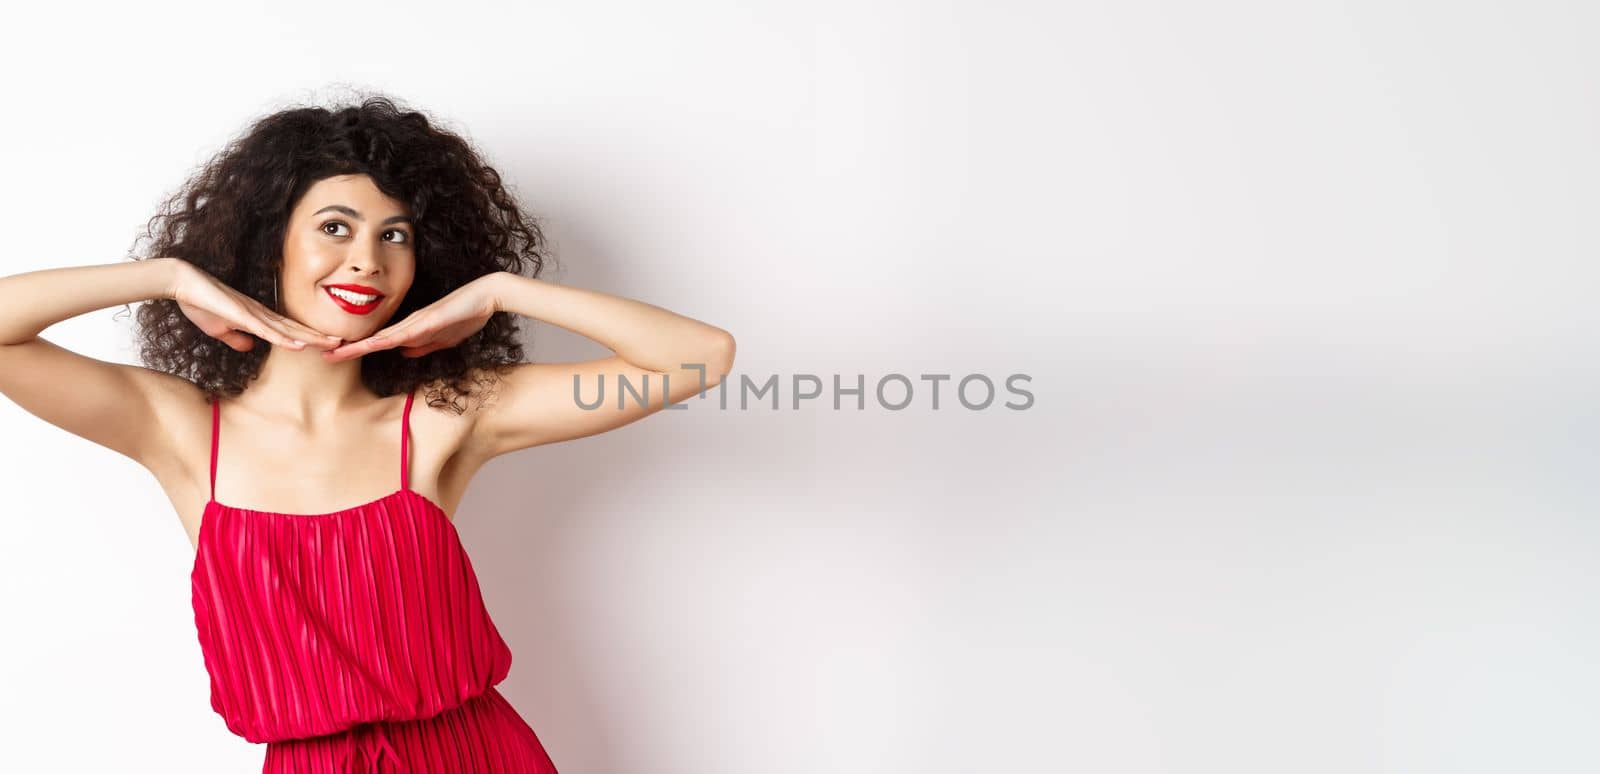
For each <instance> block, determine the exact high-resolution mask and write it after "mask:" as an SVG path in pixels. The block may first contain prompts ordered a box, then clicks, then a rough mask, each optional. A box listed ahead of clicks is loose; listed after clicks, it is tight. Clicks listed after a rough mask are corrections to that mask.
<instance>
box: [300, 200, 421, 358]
mask: <svg viewBox="0 0 1600 774" xmlns="http://www.w3.org/2000/svg"><path fill="white" fill-rule="evenodd" d="M410 215H411V213H410V212H409V211H408V210H407V209H406V207H405V205H403V204H402V203H400V202H398V201H395V200H394V199H391V198H389V197H388V196H387V195H385V194H384V193H383V192H382V191H379V190H378V187H377V186H376V185H374V184H373V182H372V178H370V177H368V176H366V175H341V176H338V177H330V178H325V179H323V180H318V181H317V182H316V183H314V184H312V186H311V188H310V189H308V190H307V191H306V193H305V195H304V196H302V197H300V201H299V202H297V203H296V204H295V206H294V210H293V211H292V212H290V213H289V223H288V226H287V228H286V229H285V230H284V237H283V273H282V274H281V275H280V277H279V280H278V298H279V303H280V304H281V305H282V309H283V313H284V314H285V315H287V316H289V317H290V318H293V319H295V320H298V321H300V322H302V323H304V324H306V325H309V326H311V327H312V328H314V329H316V330H319V331H322V332H323V333H327V334H330V335H333V336H338V337H340V338H342V339H344V340H345V341H356V340H359V339H363V338H366V337H367V336H368V335H369V334H371V333H373V332H375V331H377V330H378V329H379V328H381V327H383V326H384V325H385V324H386V323H387V321H388V320H389V318H390V317H392V316H394V312H395V310H396V309H398V308H399V306H400V302H401V301H403V300H404V299H405V296H406V291H407V290H409V289H410V287H411V279H412V277H413V276H415V272H416V260H417V259H416V253H415V251H414V247H415V245H414V244H413V241H414V240H415V239H416V231H415V230H414V229H413V228H412V224H411V220H410ZM334 288H342V289H341V290H340V291H339V292H340V293H342V294H343V296H344V297H343V298H339V297H338V296H337V295H335V293H334V291H333V289H334ZM373 295H376V296H377V298H376V299H373V298H372V296H373Z"/></svg>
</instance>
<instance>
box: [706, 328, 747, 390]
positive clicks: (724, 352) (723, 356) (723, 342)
mask: <svg viewBox="0 0 1600 774" xmlns="http://www.w3.org/2000/svg"><path fill="white" fill-rule="evenodd" d="M737 349H738V345H737V343H736V342H734V340H733V334H731V333H729V332H727V331H725V330H722V329H720V328H719V329H718V330H717V332H716V333H715V334H714V335H712V337H711V341H710V343H709V344H707V345H706V349H705V355H704V359H703V361H702V362H704V363H705V365H706V381H708V382H710V383H711V384H717V383H719V382H721V381H722V377H723V375H724V374H726V373H728V372H729V371H732V370H733V356H734V353H735V351H736V350H737Z"/></svg>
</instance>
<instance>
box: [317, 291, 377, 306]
mask: <svg viewBox="0 0 1600 774" xmlns="http://www.w3.org/2000/svg"><path fill="white" fill-rule="evenodd" d="M328 292H329V293H332V294H334V295H336V296H338V297H340V298H342V299H344V300H346V301H349V302H350V303H352V304H356V305H358V306H359V305H363V304H370V303H372V302H373V301H376V300H377V299H378V297H377V296H364V295H361V294H360V293H352V292H350V291H348V290H345V289H344V288H328Z"/></svg>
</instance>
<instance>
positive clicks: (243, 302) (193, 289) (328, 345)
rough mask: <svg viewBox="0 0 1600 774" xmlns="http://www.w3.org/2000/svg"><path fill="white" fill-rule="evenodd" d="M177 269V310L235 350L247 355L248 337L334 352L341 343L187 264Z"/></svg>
mask: <svg viewBox="0 0 1600 774" xmlns="http://www.w3.org/2000/svg"><path fill="white" fill-rule="evenodd" d="M177 266H178V271H177V276H176V277H175V278H174V279H173V282H172V299H173V300H174V301H177V302H178V309H180V310H182V311H183V314H184V316H185V317H188V318H189V320H190V322H193V323H194V324H195V325H196V326H197V327H199V328H200V330H202V331H204V332H205V333H206V335H208V336H211V337H212V338H215V339H218V340H220V341H221V342H222V343H224V344H227V345H228V346H229V347H232V348H233V349H235V350H238V351H240V352H249V351H250V350H251V349H253V348H254V347H255V345H256V340H255V339H254V338H252V337H251V336H250V335H249V334H255V335H256V336H259V337H261V338H262V339H265V340H267V341H269V342H272V343H273V344H276V345H278V346H281V347H287V348H289V349H305V348H306V346H308V345H315V346H320V347H323V348H324V349H334V348H336V347H338V346H339V344H340V343H341V341H342V340H341V339H340V338H339V337H337V336H330V335H328V334H325V333H323V332H322V331H319V330H314V329H312V328H311V327H309V326H307V325H305V324H303V323H300V322H299V321H297V320H292V319H290V318H288V317H285V316H283V315H281V314H278V313H277V312H274V311H272V310H271V309H268V308H267V307H266V305H265V304H262V303H261V302H259V301H257V300H255V299H253V298H251V297H249V296H247V295H245V294H243V293H240V292H239V291H237V290H234V289H233V288H232V287H230V286H229V285H228V284H227V283H225V282H223V281H221V280H219V279H217V278H216V277H214V276H212V275H211V274H210V273H209V272H207V271H206V270H204V269H202V268H200V267H198V266H195V265H194V264H192V263H189V262H188V261H184V260H179V261H178V264H177ZM300 342H304V343H300Z"/></svg>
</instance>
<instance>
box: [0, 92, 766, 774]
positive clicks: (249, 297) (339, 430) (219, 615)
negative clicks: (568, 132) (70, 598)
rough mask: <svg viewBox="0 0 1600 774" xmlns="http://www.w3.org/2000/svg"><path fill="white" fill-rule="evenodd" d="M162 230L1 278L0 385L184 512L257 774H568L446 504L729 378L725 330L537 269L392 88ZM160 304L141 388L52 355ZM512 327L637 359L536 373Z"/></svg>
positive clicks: (295, 118)
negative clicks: (537, 326)
mask: <svg viewBox="0 0 1600 774" xmlns="http://www.w3.org/2000/svg"><path fill="white" fill-rule="evenodd" d="M153 221H159V222H160V224H161V227H160V228H159V229H155V228H152V229H151V233H153V234H155V236H156V238H155V240H154V242H153V244H152V246H151V248H150V249H149V250H148V251H147V253H146V254H145V255H142V256H141V255H138V254H135V255H134V256H133V257H134V258H135V260H134V261H132V262H124V263H116V264H106V265H94V266H85V267H73V268H64V269H52V270H44V271H35V272H29V273H25V274H17V275H13V276H9V277H4V278H0V391H3V392H4V393H5V394H6V396H7V397H9V398H10V399H12V400H13V401H15V402H16V403H17V404H18V405H20V406H22V407H23V408H24V409H26V410H27V411H29V412H30V413H32V414H34V415H35V416H38V417H39V418H41V419H43V420H45V421H46V422H49V423H51V424H53V425H56V426H57V427H60V428H62V429H65V430H68V431H70V432H72V433H75V434H77V435H80V436H83V437H84V438H87V439H89V440H91V441H94V442H95V443H98V444H101V445H103V446H106V447H108V448H111V449H113V450H116V451H117V452H120V453H122V454H123V455H125V456H127V457H130V458H132V459H133V460H135V461H137V462H139V463H140V464H141V465H144V466H145V467H146V468H147V469H148V470H150V472H151V473H152V474H154V475H155V477H156V479H157V480H158V481H159V482H160V484H161V486H162V488H163V489H164V490H165V491H166V492H167V495H168V496H169V497H170V498H171V500H172V502H173V505H174V507H175V508H176V509H177V512H178V518H179V519H180V520H181V521H182V523H183V526H184V528H185V530H187V532H188V534H189V539H190V542H191V543H192V544H193V545H194V546H195V551H196V555H195V564H194V570H193V573H192V576H191V578H192V587H193V604H194V609H195V625H196V628H197V631H198V634H199V639H200V645H201V651H202V655H203V657H204V660H205V665H206V669H207V671H208V672H209V673H210V675H211V703H212V707H213V708H214V709H215V710H216V711H217V712H218V713H220V714H221V715H222V716H223V718H224V720H225V721H226V723H227V726H228V728H229V729H230V730H232V731H233V732H235V733H237V734H239V735H241V736H243V737H244V738H246V739H248V740H250V741H254V742H265V743H266V745H267V747H266V755H265V761H264V763H263V767H262V770H263V771H264V772H289V771H294V772H330V771H349V770H355V769H361V770H373V771H380V770H381V771H409V772H425V771H426V772H458V771H483V772H502V771H504V772H512V771H515V772H523V771H528V772H554V771H555V766H554V765H553V764H552V763H551V761H550V758H549V756H548V755H547V754H546V753H545V750H544V748H543V746H542V745H541V744H540V742H539V739H538V737H537V736H536V735H535V734H534V732H533V730H532V729H531V728H530V727H529V726H528V724H527V723H525V722H524V721H523V719H522V718H521V717H520V716H519V715H518V714H517V712H516V711H515V710H514V709H513V708H512V707H511V706H510V704H508V703H507V702H506V700H505V699H504V698H503V697H502V696H501V695H500V694H499V693H498V691H497V690H496V689H495V685H496V684H498V683H499V682H500V681H501V680H502V679H503V678H504V677H505V675H506V672H507V670H508V668H509V665H510V653H509V651H508V650H507V648H506V646H505V643H504V642H503V641H502V640H501V638H500V635H499V634H498V632H497V631H496V629H495V626H494V624H493V622H492V621H491V620H490V618H489V616H488V613H487V611H486V610H485V609H484V606H483V601H482V598H481V596H480V594H479V589H478V585H477V580H476V578H475V576H474V575H473V572H472V567H471V564H470V562H469V561H468V559H467V557H466V554H465V553H464V552H463V551H462V549H461V545H460V543H459V542H458V541H457V539H456V534H455V531H454V526H453V522H452V521H451V517H450V515H449V514H451V513H453V512H454V511H455V506H456V504H457V503H459V502H460V500H461V497H462V495H463V494H464V493H465V491H466V488H467V484H468V483H469V482H470V481H471V480H472V477H473V475H474V474H475V473H476V472H477V471H478V470H479V469H480V468H481V467H482V466H483V465H484V463H486V462H488V461H489V460H490V459H492V458H494V457H497V456H499V455H502V454H506V453H509V452H513V451H516V450H518V449H525V448H528V447H531V446H536V445H539V444H547V443H553V442H557V441H562V440H567V439H570V438H578V437H583V436H588V435H593V434H596V433H600V432H604V431H606V430H611V429H614V428H616V427H620V426H622V425H624V424H627V423H629V422H632V421H634V420H637V419H640V418H642V417H645V416H647V415H649V414H651V413H654V412H655V411H658V410H660V409H661V408H663V407H664V406H665V405H666V404H668V403H675V402H678V401H681V400H683V399H685V398H688V397H690V396H692V395H694V394H696V393H698V392H700V391H701V390H703V389H705V388H706V387H708V386H712V385H715V384H717V383H718V382H719V381H720V378H721V376H722V375H723V374H725V373H726V372H727V371H728V370H729V368H730V367H731V365H732V360H733V354H734V341H733V338H732V336H730V335H729V334H728V333H727V332H726V331H724V330H722V329H720V328H717V327H714V326H711V325H707V324H705V323H702V322H698V321H696V320H692V319H689V318H687V317H683V316H680V315H677V314H674V313H672V312H668V311H666V310H663V309H660V308H657V307H654V306H651V305H648V304H644V303H641V302H637V301H632V300H628V299H624V298H618V297H615V296H609V295H605V294H603V293H598V292H593V291H585V290H578V289H574V288H566V287H561V286H558V285H554V284H549V283H546V282H544V281H541V280H539V279H537V276H538V274H539V273H540V271H541V270H542V269H543V267H544V265H545V262H546V256H545V255H543V254H542V249H543V237H542V235H541V233H540V231H539V228H538V225H537V224H536V223H535V222H534V220H533V219H532V218H530V217H529V216H527V215H526V214H525V213H523V212H522V210H521V209H520V208H519V207H518V205H517V204H516V202H515V200H514V199H513V197H512V196H510V195H509V194H508V193H507V191H506V189H505V188H504V187H503V186H502V184H501V181H500V177H499V175H498V174H497V173H496V172H495V170H494V169H492V168H491V167H489V166H488V165H486V164H485V163H484V162H483V161H482V160H481V159H480V158H479V156H478V154H476V153H475V152H474V151H473V149H472V148H471V147H470V146H469V144H468V143H467V142H466V141H465V140H463V139H462V138H460V137H459V136H456V135H454V134H452V133H450V132H447V131H444V130H442V129H440V128H439V127H437V126H436V125H435V124H433V123H431V122H430V121H429V120H428V119H427V118H426V117H424V116H423V115H422V114H421V113H419V112H414V111H403V110H401V109H400V108H398V107H396V105H395V104H394V102H393V101H391V100H389V99H387V98H381V97H379V98H371V99H367V100H365V101H364V102H362V103H361V104H359V105H353V106H346V107H343V108H341V109H337V110H326V109H322V108H316V107H310V108H297V109H292V110H286V111H282V112H279V113H276V114H273V115H270V116H268V117H266V118H264V119H262V120H260V121H258V122H256V123H255V124H254V125H253V126H252V127H251V128H250V130H249V131H248V132H246V133H245V135H244V136H242V137H241V138H239V139H238V140H236V141H235V142H234V143H232V144H230V145H229V146H228V147H227V148H226V149H224V150H223V152H221V153H220V154H218V156H217V157H216V158H215V159H213V160H212V161H211V162H210V163H209V164H207V165H205V166H204V167H203V168H201V170H200V171H199V172H198V173H197V174H196V175H195V176H194V177H193V178H192V179H191V180H190V182H189V183H188V184H187V185H186V186H185V187H184V189H183V190H180V191H179V192H178V193H177V194H175V195H174V196H173V197H172V198H171V199H170V200H168V202H167V203H166V205H165V206H164V208H163V210H162V212H161V213H160V214H158V216H157V218H155V219H153ZM139 301H144V302H146V303H144V304H142V305H141V306H140V308H139V312H138V322H139V326H140V331H141V336H140V341H141V357H142V359H143V360H144V362H145V364H146V365H148V366H149V367H148V368H143V367H136V366H127V365H121V364H115V363H107V362H103V361H100V360H96V359H93V358H89V357H85V356H82V355H78V354H76V353H73V352H71V351H69V350H66V349H63V348H61V347H59V346H56V345H55V344H52V343H50V342H48V341H46V340H44V339H41V338H39V337H38V335H37V334H38V333H39V332H41V331H43V330H44V329H45V328H48V327H49V326H51V325H52V324H54V323H56V322H58V321H61V320H64V319H67V318H70V317H74V316H76V315H79V314H83V313H85V312H89V311H92V310H95V309H101V308H104V307H108V306H114V305H119V304H127V303H133V302H139ZM515 315H522V316H528V317H535V318H537V319H540V320H544V321H545V322H548V323H551V324H554V325H559V326H561V327H563V328H567V329H569V330H572V331H575V332H578V333H581V334H584V335H587V336H589V337H591V338H593V339H595V340H596V341H599V342H600V343H602V344H604V345H606V346H607V347H609V348H610V349H611V350H612V351H614V352H615V353H616V354H615V355H613V356H611V357H604V358H597V359H594V360H588V361H584V362H577V363H559V364H557V363H524V362H520V361H521V359H522V350H521V347H520V345H519V344H518V343H517V341H516V324H515V322H514V319H513V316H515ZM258 338H259V339H260V340H261V341H264V342H265V345H264V346H262V345H258V343H257V341H256V339H258ZM622 382H626V383H627V384H628V387H629V389H628V390H620V389H619V387H621V386H622ZM580 384H581V385H582V388H581V393H582V394H581V396H580V395H579V385H580ZM641 387H642V389H641ZM602 390H603V391H604V392H605V393H607V394H610V395H615V396H616V397H617V398H622V397H624V396H625V395H626V396H628V397H630V398H631V397H632V396H635V395H637V394H639V393H640V392H642V393H643V394H644V396H645V400H637V399H629V400H621V401H618V400H614V399H611V398H608V399H607V400H606V401H605V402H604V403H603V404H602V405H601V406H600V407H599V408H595V407H594V401H593V398H594V396H595V394H596V393H597V392H599V391H602ZM663 390H665V395H664V397H663ZM419 393H420V394H422V395H423V396H424V398H425V401H424V403H423V406H419V408H422V410H418V411H413V409H412V405H413V399H414V398H415V397H416V395H417V394H419ZM586 406H587V408H586ZM424 407H425V408H424ZM397 485H398V488H396V487H397Z"/></svg>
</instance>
